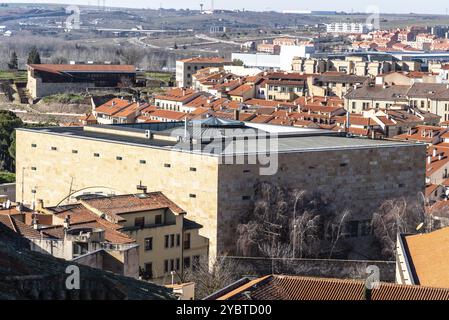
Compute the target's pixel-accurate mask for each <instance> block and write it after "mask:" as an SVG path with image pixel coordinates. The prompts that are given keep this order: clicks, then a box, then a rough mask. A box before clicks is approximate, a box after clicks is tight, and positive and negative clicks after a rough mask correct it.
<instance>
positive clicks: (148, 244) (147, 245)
mask: <svg viewBox="0 0 449 320" xmlns="http://www.w3.org/2000/svg"><path fill="white" fill-rule="evenodd" d="M151 250H153V237H149V238H145V251H151Z"/></svg>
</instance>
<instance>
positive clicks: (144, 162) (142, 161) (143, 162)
mask: <svg viewBox="0 0 449 320" xmlns="http://www.w3.org/2000/svg"><path fill="white" fill-rule="evenodd" d="M139 163H140V164H146V163H147V162H146V161H145V160H140V161H139Z"/></svg>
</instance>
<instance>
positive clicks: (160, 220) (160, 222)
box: [154, 214, 162, 224]
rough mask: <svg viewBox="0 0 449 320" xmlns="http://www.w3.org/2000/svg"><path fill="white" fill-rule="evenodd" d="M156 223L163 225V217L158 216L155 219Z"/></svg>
mask: <svg viewBox="0 0 449 320" xmlns="http://www.w3.org/2000/svg"><path fill="white" fill-rule="evenodd" d="M154 223H155V224H162V215H161V214H158V215H156V216H155V217H154Z"/></svg>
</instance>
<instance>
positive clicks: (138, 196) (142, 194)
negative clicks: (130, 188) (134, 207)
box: [136, 193, 149, 199]
mask: <svg viewBox="0 0 449 320" xmlns="http://www.w3.org/2000/svg"><path fill="white" fill-rule="evenodd" d="M136 197H137V198H140V199H146V198H149V196H148V194H146V193H139V194H137V195H136Z"/></svg>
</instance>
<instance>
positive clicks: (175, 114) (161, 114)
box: [150, 109, 187, 120]
mask: <svg viewBox="0 0 449 320" xmlns="http://www.w3.org/2000/svg"><path fill="white" fill-rule="evenodd" d="M186 115H187V113H184V112H179V111H173V110H162V109H158V110H156V111H154V112H153V113H151V114H150V117H155V118H161V119H170V120H183V119H184V118H185V117H186Z"/></svg>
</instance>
